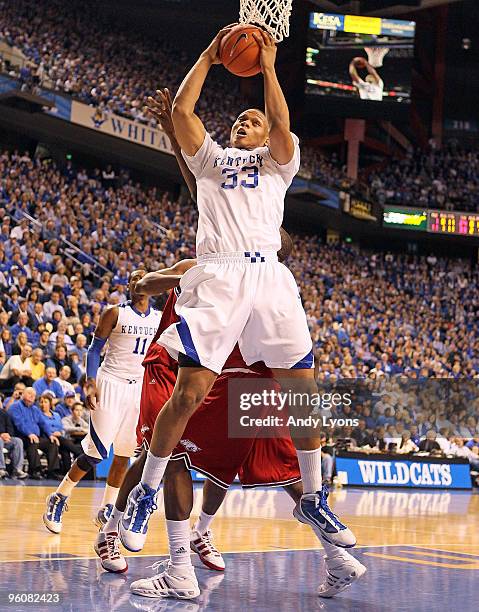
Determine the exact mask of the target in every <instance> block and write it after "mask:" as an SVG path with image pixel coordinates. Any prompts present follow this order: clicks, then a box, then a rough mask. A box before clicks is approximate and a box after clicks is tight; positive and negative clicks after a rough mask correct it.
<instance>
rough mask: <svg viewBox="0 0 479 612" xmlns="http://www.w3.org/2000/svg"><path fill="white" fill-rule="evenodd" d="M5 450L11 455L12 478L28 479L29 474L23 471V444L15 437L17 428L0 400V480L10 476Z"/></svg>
mask: <svg viewBox="0 0 479 612" xmlns="http://www.w3.org/2000/svg"><path fill="white" fill-rule="evenodd" d="M3 449H5V450H6V451H7V453H8V454H9V455H10V460H11V463H10V467H11V468H12V477H13V478H15V479H19V480H21V479H23V478H26V477H27V473H26V472H24V471H23V469H22V468H23V442H22V441H21V439H20V438H17V437H16V436H15V428H14V426H13V423H12V419H11V418H10V416H9V414H8V412H5V410H3V409H2V402H1V400H0V479H1V478H5V477H6V476H8V472H7V470H6V466H5V457H4V456H3Z"/></svg>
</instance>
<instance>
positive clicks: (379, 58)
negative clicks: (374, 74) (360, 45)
mask: <svg viewBox="0 0 479 612" xmlns="http://www.w3.org/2000/svg"><path fill="white" fill-rule="evenodd" d="M364 50H365V51H366V53H367V54H368V61H369V63H370V65H371V66H372V67H373V68H380V67H381V66H382V65H383V59H384V56H385V55H386V53H387V52H388V51H389V48H388V47H364Z"/></svg>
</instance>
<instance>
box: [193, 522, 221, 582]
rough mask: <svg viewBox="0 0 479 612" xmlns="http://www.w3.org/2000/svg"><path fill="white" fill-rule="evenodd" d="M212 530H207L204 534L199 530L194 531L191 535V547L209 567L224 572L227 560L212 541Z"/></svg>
mask: <svg viewBox="0 0 479 612" xmlns="http://www.w3.org/2000/svg"><path fill="white" fill-rule="evenodd" d="M211 537H212V534H211V531H209V530H208V531H207V532H206V533H204V534H203V535H202V534H201V533H200V532H199V531H196V530H195V531H192V532H191V535H190V548H191V550H192V551H193V552H195V553H196V554H197V555H198V556H199V558H200V561H201V562H202V563H203V564H204V565H206V567H208V568H209V569H212V570H216V571H217V572H223V571H224V569H225V561H224V559H223V557H222V556H221V553H220V552H219V551H218V550H217V549H216V548H215V546H214V544H213V542H212V541H211Z"/></svg>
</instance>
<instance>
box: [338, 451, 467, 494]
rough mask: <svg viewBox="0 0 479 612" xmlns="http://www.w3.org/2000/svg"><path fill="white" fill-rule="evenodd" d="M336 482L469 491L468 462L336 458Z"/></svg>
mask: <svg viewBox="0 0 479 612" xmlns="http://www.w3.org/2000/svg"><path fill="white" fill-rule="evenodd" d="M336 470H337V472H338V476H339V478H340V480H341V481H342V482H343V483H344V484H349V485H366V486H376V487H425V488H437V489H470V488H471V477H470V471H469V463H467V462H465V463H460V462H448V461H446V460H444V462H440V461H429V460H428V459H427V458H421V460H416V461H415V460H412V459H410V460H409V459H408V460H398V461H396V460H393V459H389V460H388V459H384V460H381V459H379V458H378V459H376V460H375V459H366V458H365V459H359V458H353V457H336Z"/></svg>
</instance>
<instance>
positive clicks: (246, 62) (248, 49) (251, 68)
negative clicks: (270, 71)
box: [220, 25, 261, 77]
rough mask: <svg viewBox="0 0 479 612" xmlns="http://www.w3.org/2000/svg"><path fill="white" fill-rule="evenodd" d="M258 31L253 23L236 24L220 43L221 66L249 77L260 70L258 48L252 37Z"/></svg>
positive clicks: (237, 74)
mask: <svg viewBox="0 0 479 612" xmlns="http://www.w3.org/2000/svg"><path fill="white" fill-rule="evenodd" d="M253 32H258V34H259V33H260V30H259V28H257V27H256V26H253V25H238V26H235V27H234V28H233V29H232V30H231V32H229V33H228V34H227V35H226V36H225V37H224V38H223V39H222V41H221V43H220V59H221V63H222V64H223V66H224V67H225V68H226V69H227V70H229V71H230V72H232V73H233V74H235V75H236V76H240V77H250V76H254V75H255V74H258V73H259V72H261V65H260V61H259V57H260V48H259V45H258V43H257V42H256V41H255V39H254V38H253V36H252V34H253Z"/></svg>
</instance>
